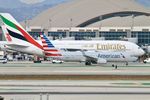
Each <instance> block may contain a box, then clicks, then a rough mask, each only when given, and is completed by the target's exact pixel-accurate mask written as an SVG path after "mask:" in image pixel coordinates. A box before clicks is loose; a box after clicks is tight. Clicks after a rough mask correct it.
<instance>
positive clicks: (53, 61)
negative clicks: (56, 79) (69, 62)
mask: <svg viewBox="0 0 150 100" xmlns="http://www.w3.org/2000/svg"><path fill="white" fill-rule="evenodd" d="M63 62H64V61H62V60H57V59H53V60H52V63H53V64H61V63H63Z"/></svg>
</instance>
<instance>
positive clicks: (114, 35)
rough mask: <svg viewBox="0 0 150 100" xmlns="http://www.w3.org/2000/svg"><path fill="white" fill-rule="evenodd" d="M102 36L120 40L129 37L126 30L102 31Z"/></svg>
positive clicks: (107, 38)
mask: <svg viewBox="0 0 150 100" xmlns="http://www.w3.org/2000/svg"><path fill="white" fill-rule="evenodd" d="M100 36H102V37H105V39H106V40H120V39H121V38H123V37H127V33H126V32H100Z"/></svg>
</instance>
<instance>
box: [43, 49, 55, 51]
mask: <svg viewBox="0 0 150 100" xmlns="http://www.w3.org/2000/svg"><path fill="white" fill-rule="evenodd" d="M44 51H46V52H58V50H55V49H47V50H46V49H44Z"/></svg>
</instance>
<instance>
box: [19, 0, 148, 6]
mask: <svg viewBox="0 0 150 100" xmlns="http://www.w3.org/2000/svg"><path fill="white" fill-rule="evenodd" d="M20 1H22V2H24V3H26V4H35V3H39V2H42V1H45V0H20ZM49 1H50V0H49ZM56 1H59V0H56ZM136 1H138V2H139V3H141V4H143V5H145V6H150V0H136Z"/></svg>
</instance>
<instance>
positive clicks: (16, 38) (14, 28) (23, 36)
mask: <svg viewBox="0 0 150 100" xmlns="http://www.w3.org/2000/svg"><path fill="white" fill-rule="evenodd" d="M0 18H1V20H2V22H3V24H4V25H5V27H4V33H5V32H6V33H7V32H8V33H7V34H6V36H5V37H6V38H7V39H6V40H7V41H9V42H11V43H16V44H18V45H24V44H32V45H34V46H36V47H38V48H40V49H42V46H41V45H40V44H39V43H38V42H37V41H36V40H35V39H34V38H33V37H32V36H31V35H30V34H29V33H28V32H27V31H25V29H24V28H23V27H22V26H21V25H20V24H19V23H18V22H17V21H16V20H15V19H14V18H13V17H12V16H11V15H10V14H8V13H0ZM8 34H9V36H8ZM9 37H11V39H10V38H9Z"/></svg>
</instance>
